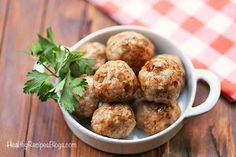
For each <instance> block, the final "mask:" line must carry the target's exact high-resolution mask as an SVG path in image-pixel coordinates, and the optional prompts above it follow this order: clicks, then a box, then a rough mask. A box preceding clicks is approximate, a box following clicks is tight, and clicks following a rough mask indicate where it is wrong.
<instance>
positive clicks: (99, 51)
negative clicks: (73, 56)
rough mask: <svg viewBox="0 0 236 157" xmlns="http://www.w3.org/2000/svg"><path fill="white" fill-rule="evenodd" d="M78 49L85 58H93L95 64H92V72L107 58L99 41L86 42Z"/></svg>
mask: <svg viewBox="0 0 236 157" xmlns="http://www.w3.org/2000/svg"><path fill="white" fill-rule="evenodd" d="M79 51H80V52H82V53H83V54H84V57H85V58H90V59H94V60H95V64H94V65H93V66H92V69H93V71H94V72H95V71H96V70H97V69H98V68H99V67H100V66H101V65H102V64H104V63H105V62H106V60H107V57H106V47H105V46H104V45H103V44H101V43H99V42H89V43H86V44H84V45H82V46H81V47H80V48H79Z"/></svg>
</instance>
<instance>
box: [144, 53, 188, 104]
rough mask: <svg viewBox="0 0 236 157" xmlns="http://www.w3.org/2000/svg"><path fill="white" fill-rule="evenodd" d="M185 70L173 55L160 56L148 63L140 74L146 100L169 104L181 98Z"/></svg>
mask: <svg viewBox="0 0 236 157" xmlns="http://www.w3.org/2000/svg"><path fill="white" fill-rule="evenodd" d="M184 75H185V72H184V68H183V66H182V63H181V61H180V59H179V58H178V57H177V56H173V55H158V56H156V57H155V58H153V59H151V60H150V61H147V62H146V63H145V65H144V66H143V67H142V69H141V71H140V72H139V81H140V84H141V88H142V91H143V94H144V97H145V99H147V100H148V101H155V102H163V103H168V102H170V101H174V100H176V99H177V98H178V97H179V94H180V92H181V90H182V88H183V87H184Z"/></svg>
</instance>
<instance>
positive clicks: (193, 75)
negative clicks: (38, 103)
mask: <svg viewBox="0 0 236 157" xmlns="http://www.w3.org/2000/svg"><path fill="white" fill-rule="evenodd" d="M122 31H135V32H138V33H141V34H143V35H145V36H146V37H148V38H149V39H150V40H151V41H152V42H153V43H154V44H155V46H156V48H157V52H158V53H157V54H160V53H172V54H176V55H178V56H179V57H180V58H181V60H182V63H183V65H184V68H185V71H186V78H185V79H186V85H185V88H184V90H183V92H182V93H181V96H180V97H179V105H180V108H181V111H182V113H181V116H180V117H179V118H178V120H177V121H176V122H174V123H173V124H172V125H171V126H169V127H168V128H166V129H165V130H163V131H161V132H159V133H157V134H155V135H152V136H146V135H145V134H144V133H143V132H142V131H140V130H139V129H135V130H134V131H133V133H132V134H131V135H130V137H129V138H127V139H113V138H109V137H104V136H101V135H98V134H96V133H94V132H92V131H91V128H90V124H89V122H86V121H79V122H78V121H76V120H75V118H74V117H73V116H72V115H70V114H69V113H68V112H67V111H65V110H64V109H63V107H61V110H62V113H63V116H64V118H65V121H66V123H67V124H68V126H69V127H70V129H71V130H72V132H73V133H74V134H75V135H76V136H77V137H78V138H80V139H81V140H82V141H84V142H85V143H87V144H88V145H90V146H92V147H94V148H97V149H99V150H102V151H105V152H110V153H118V154H133V153H140V152H145V151H148V150H151V149H153V148H155V147H158V146H160V145H161V144H163V143H165V142H167V141H168V140H170V139H171V138H172V137H173V136H174V135H175V134H176V133H177V132H178V131H179V130H180V129H181V128H182V126H183V122H184V119H186V118H189V117H192V116H197V115H200V114H203V113H206V112H208V111H209V110H211V109H212V108H213V107H214V106H215V104H216V102H217V100H218V98H219V96H220V81H219V79H218V78H217V77H216V76H215V75H214V74H213V73H211V72H209V71H206V70H201V69H194V67H193V65H192V63H191V62H190V60H189V59H188V58H187V57H186V56H185V55H184V54H183V53H182V52H181V51H180V50H179V49H178V48H177V47H176V46H175V45H174V44H173V43H171V42H170V41H168V40H167V39H165V38H163V37H161V36H159V35H158V34H156V33H154V32H152V31H151V30H149V29H147V28H145V27H139V26H114V27H108V28H105V29H102V30H99V31H97V32H94V33H92V34H90V35H88V36H86V37H85V38H83V39H82V40H80V41H79V42H78V43H76V44H75V45H74V46H73V47H71V48H70V49H71V50H76V49H77V48H79V47H80V46H81V45H83V44H85V43H87V42H90V41H99V42H101V43H104V44H105V43H106V41H107V39H108V38H109V37H110V36H112V35H114V34H116V33H119V32H122ZM200 79H201V80H204V81H205V82H206V83H208V85H209V87H210V92H209V95H208V98H207V99H206V101H205V102H204V103H202V104H200V105H198V106H196V107H192V104H193V101H194V98H195V94H196V85H197V81H198V80H200Z"/></svg>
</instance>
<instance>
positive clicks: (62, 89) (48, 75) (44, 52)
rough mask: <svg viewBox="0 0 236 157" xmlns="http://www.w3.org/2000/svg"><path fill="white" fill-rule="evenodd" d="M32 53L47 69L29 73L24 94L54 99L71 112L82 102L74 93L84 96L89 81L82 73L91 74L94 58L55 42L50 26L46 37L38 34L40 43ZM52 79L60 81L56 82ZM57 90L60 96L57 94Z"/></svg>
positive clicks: (33, 45)
mask: <svg viewBox="0 0 236 157" xmlns="http://www.w3.org/2000/svg"><path fill="white" fill-rule="evenodd" d="M29 54H30V55H31V56H32V57H33V58H35V59H37V63H38V64H41V65H42V66H44V68H45V69H46V70H47V71H46V72H43V73H42V72H39V71H37V70H32V71H31V72H29V73H28V74H27V77H28V80H27V82H26V83H25V84H24V85H25V87H24V93H36V94H37V95H38V96H39V98H40V99H41V100H42V101H46V100H47V99H49V98H51V99H54V100H56V101H57V102H59V103H60V104H62V105H63V106H64V108H65V109H66V110H67V111H68V112H70V113H71V112H72V111H73V110H74V108H75V106H77V105H78V104H79V102H78V101H77V99H76V98H75V95H79V96H83V93H84V89H85V88H86V87H87V82H86V80H85V79H83V78H81V77H79V76H80V75H81V74H91V73H92V68H91V65H92V64H94V61H93V60H91V59H87V58H83V57H82V55H81V54H80V52H75V51H70V50H69V49H68V48H66V47H63V46H61V45H60V44H56V43H55V39H54V34H53V31H52V28H51V27H49V28H48V29H47V35H46V37H43V36H42V35H38V42H37V43H33V44H32V45H31V48H30V53H29ZM71 73H72V74H73V75H72V74H71ZM74 73H76V74H78V75H74ZM53 79H59V80H61V81H60V82H58V83H57V84H53V83H52V80H53ZM58 93H60V94H61V95H60V96H58Z"/></svg>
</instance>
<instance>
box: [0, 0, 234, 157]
mask: <svg viewBox="0 0 236 157" xmlns="http://www.w3.org/2000/svg"><path fill="white" fill-rule="evenodd" d="M112 25H117V23H115V22H114V21H113V20H111V19H110V18H109V17H107V16H106V15H104V14H103V13H102V12H100V11H99V10H98V9H97V8H95V7H94V6H92V5H91V4H89V3H88V2H86V1H83V0H67V1H65V0H50V1H48V0H39V1H35V0H0V55H1V56H0V87H1V91H0V124H1V125H0V156H4V157H5V156H6V157H13V156H14V157H16V156H27V157H35V156H50V157H51V156H57V157H59V156H63V157H72V156H73V157H74V156H79V157H90V156H92V157H93V156H94V157H95V156H99V157H113V156H122V155H115V154H109V153H105V152H102V151H99V150H96V149H94V148H92V147H90V146H88V145H86V144H85V143H83V142H82V141H81V140H79V139H78V138H77V137H76V136H74V135H73V134H72V132H71V131H70V130H69V128H68V127H67V125H66V124H65V121H64V119H63V117H62V114H61V112H60V110H59V107H58V104H56V103H55V102H53V101H47V102H41V101H39V100H38V98H37V97H36V96H35V95H33V96H32V95H25V94H23V93H22V88H23V84H24V82H25V80H26V77H25V75H26V73H27V71H29V70H30V69H31V68H32V65H33V61H32V60H31V58H30V57H28V56H25V55H23V54H20V53H17V52H16V51H17V50H24V49H26V48H27V47H28V46H29V44H30V43H31V42H32V41H35V40H36V34H37V33H45V32H44V31H45V29H46V28H47V27H48V26H52V27H53V30H54V32H55V36H56V39H57V41H59V42H60V43H61V44H63V45H65V46H68V47H69V46H72V45H73V44H74V43H75V42H77V41H78V40H80V39H81V38H83V37H84V36H86V35H87V34H89V33H91V32H94V31H96V30H99V29H101V28H104V27H108V26H112ZM208 90H209V89H208V87H207V85H205V84H204V83H200V84H199V85H198V92H197V96H196V100H195V103H194V105H198V104H200V103H201V102H203V101H204V100H205V98H206V96H207V94H208ZM29 141H32V142H34V143H38V142H42V143H46V142H49V141H55V142H58V143H75V144H76V145H77V146H76V147H74V148H62V149H60V150H59V149H56V148H55V149H53V148H50V149H49V148H44V149H39V148H28V149H26V150H25V149H24V147H21V148H9V147H7V144H9V142H29ZM129 156H142V157H149V156H151V157H159V156H165V157H167V156H177V157H188V156H193V157H195V156H199V157H208V156H213V157H215V156H229V157H235V156H236V105H235V104H232V103H229V102H228V101H227V100H225V99H224V98H223V97H221V98H220V99H219V101H218V103H217V105H216V107H215V108H214V109H213V110H212V111H210V112H209V113H207V114H204V115H202V116H199V117H194V118H190V119H188V120H186V121H185V126H184V127H183V129H182V130H181V131H180V132H179V133H178V134H177V135H176V136H175V137H174V138H173V139H172V140H171V141H169V142H168V143H166V144H164V145H162V146H160V147H159V148H156V149H154V150H152V151H149V152H146V153H142V154H136V155H129Z"/></svg>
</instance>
